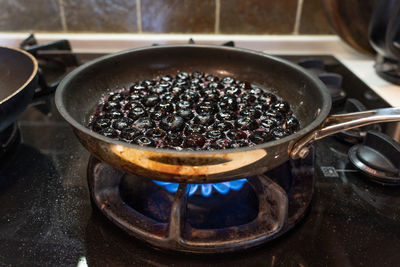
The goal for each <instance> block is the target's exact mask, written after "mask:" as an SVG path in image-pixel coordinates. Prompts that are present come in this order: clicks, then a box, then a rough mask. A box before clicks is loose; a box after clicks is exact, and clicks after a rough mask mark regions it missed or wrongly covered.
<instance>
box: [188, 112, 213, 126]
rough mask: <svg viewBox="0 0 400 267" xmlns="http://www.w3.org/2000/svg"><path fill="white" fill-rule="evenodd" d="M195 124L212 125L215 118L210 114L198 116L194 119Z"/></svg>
mask: <svg viewBox="0 0 400 267" xmlns="http://www.w3.org/2000/svg"><path fill="white" fill-rule="evenodd" d="M193 121H194V123H196V124H201V125H210V124H212V123H213V122H214V120H213V118H212V117H211V116H210V115H208V114H198V115H197V116H196V117H194V119H193Z"/></svg>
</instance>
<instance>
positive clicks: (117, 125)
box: [112, 118, 133, 131]
mask: <svg viewBox="0 0 400 267" xmlns="http://www.w3.org/2000/svg"><path fill="white" fill-rule="evenodd" d="M132 123H133V120H132V119H130V118H120V119H116V120H115V121H114V122H113V124H112V126H113V128H114V129H117V130H120V131H122V130H123V129H125V128H127V127H130V126H131V125H132Z"/></svg>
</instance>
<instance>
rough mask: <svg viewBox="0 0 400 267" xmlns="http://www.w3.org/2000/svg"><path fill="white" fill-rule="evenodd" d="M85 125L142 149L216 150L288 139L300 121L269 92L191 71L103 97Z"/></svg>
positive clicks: (230, 79) (242, 83) (167, 76)
mask: <svg viewBox="0 0 400 267" xmlns="http://www.w3.org/2000/svg"><path fill="white" fill-rule="evenodd" d="M88 127H89V128H91V129H92V130H93V131H95V132H97V133H99V134H102V135H104V136H107V137H111V138H114V139H118V140H121V141H124V142H128V143H133V144H136V145H140V146H151V147H157V148H172V149H176V150H182V149H191V150H217V149H225V148H238V147H244V146H253V145H256V144H262V143H265V142H268V141H270V140H274V139H279V138H282V137H285V136H288V135H291V134H293V133H294V132H295V131H297V130H298V128H299V121H298V120H297V119H296V118H295V116H294V115H293V112H292V110H291V108H290V105H289V103H287V102H286V101H284V100H282V99H280V98H279V97H277V96H276V95H274V94H272V93H271V92H267V91H264V90H262V89H260V88H258V87H255V86H253V85H251V84H250V83H249V82H246V81H238V80H235V79H234V78H233V77H224V78H219V77H217V76H215V75H211V74H210V75H205V74H204V73H203V72H200V71H195V72H192V73H191V74H189V73H187V72H179V73H178V74H176V76H175V78H174V77H172V76H170V75H166V76H162V77H159V78H157V79H152V80H143V81H140V82H136V83H134V84H133V85H132V86H130V87H129V88H123V89H120V90H117V91H115V92H112V93H110V94H108V95H106V96H104V97H103V98H102V99H101V100H100V102H99V105H98V106H97V108H96V111H95V113H94V114H93V115H92V117H91V119H90V122H89V125H88Z"/></svg>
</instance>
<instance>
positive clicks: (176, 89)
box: [171, 86, 184, 95]
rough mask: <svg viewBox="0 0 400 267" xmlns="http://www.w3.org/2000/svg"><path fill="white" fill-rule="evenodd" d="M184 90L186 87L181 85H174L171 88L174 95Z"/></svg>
mask: <svg viewBox="0 0 400 267" xmlns="http://www.w3.org/2000/svg"><path fill="white" fill-rule="evenodd" d="M183 91H184V89H183V88H182V87H180V86H175V87H172V89H171V93H172V94H174V95H179V94H180V93H182V92H183Z"/></svg>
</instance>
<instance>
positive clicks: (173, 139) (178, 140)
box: [165, 133, 183, 146]
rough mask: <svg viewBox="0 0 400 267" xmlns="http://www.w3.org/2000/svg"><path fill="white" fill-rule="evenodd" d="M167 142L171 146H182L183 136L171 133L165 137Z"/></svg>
mask: <svg viewBox="0 0 400 267" xmlns="http://www.w3.org/2000/svg"><path fill="white" fill-rule="evenodd" d="M165 142H166V143H167V144H169V145H171V146H180V145H181V144H182V142H183V138H182V137H181V136H180V135H179V134H177V133H170V134H168V136H167V137H166V138H165Z"/></svg>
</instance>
